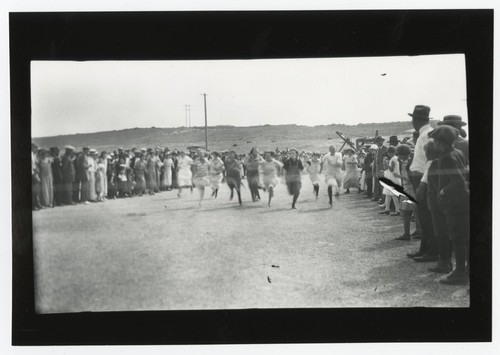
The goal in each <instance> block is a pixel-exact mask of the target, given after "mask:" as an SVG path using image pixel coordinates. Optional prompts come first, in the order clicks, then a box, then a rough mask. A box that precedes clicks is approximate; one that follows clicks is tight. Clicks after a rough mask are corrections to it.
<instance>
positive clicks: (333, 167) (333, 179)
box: [321, 145, 342, 206]
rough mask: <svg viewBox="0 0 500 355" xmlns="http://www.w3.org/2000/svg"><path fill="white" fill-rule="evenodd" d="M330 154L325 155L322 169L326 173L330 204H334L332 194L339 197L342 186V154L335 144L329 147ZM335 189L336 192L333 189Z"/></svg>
mask: <svg viewBox="0 0 500 355" xmlns="http://www.w3.org/2000/svg"><path fill="white" fill-rule="evenodd" d="M329 150H330V154H326V155H325V156H324V157H323V162H322V166H321V170H322V171H323V172H324V173H325V181H326V184H327V185H328V199H329V204H330V206H333V202H332V195H335V198H336V199H338V196H339V190H340V186H341V185H342V172H341V171H340V169H341V168H342V154H340V153H337V152H336V151H335V147H334V146H333V145H331V146H330V148H329ZM334 189H335V192H334V191H333V190H334Z"/></svg>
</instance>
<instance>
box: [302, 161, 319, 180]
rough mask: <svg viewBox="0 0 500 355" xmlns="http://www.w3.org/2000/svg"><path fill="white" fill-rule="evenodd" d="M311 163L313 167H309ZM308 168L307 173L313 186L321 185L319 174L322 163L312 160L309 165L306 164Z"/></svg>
mask: <svg viewBox="0 0 500 355" xmlns="http://www.w3.org/2000/svg"><path fill="white" fill-rule="evenodd" d="M309 163H310V164H311V165H309ZM305 166H307V172H308V173H309V179H311V182H312V184H313V185H319V172H320V170H321V162H320V161H319V160H318V161H316V162H315V161H313V160H310V161H309V162H308V163H306V165H305Z"/></svg>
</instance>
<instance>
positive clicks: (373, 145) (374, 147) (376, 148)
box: [369, 144, 378, 150]
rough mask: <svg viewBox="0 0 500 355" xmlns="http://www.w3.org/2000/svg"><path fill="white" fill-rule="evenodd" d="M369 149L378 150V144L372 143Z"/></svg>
mask: <svg viewBox="0 0 500 355" xmlns="http://www.w3.org/2000/svg"><path fill="white" fill-rule="evenodd" d="M369 149H375V150H378V145H376V144H372V145H371V146H370V148H369Z"/></svg>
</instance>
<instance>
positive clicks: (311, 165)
mask: <svg viewBox="0 0 500 355" xmlns="http://www.w3.org/2000/svg"><path fill="white" fill-rule="evenodd" d="M319 157H320V154H319V153H318V152H314V153H313V155H312V158H311V160H309V161H308V162H307V173H308V174H309V179H311V182H312V184H313V188H314V195H315V197H316V200H317V199H318V198H319V197H318V195H319V172H320V171H321V161H320V160H319Z"/></svg>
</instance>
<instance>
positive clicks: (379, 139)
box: [375, 136, 385, 142]
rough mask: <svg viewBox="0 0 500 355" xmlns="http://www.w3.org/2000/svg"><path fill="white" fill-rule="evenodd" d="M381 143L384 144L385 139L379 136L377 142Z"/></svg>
mask: <svg viewBox="0 0 500 355" xmlns="http://www.w3.org/2000/svg"><path fill="white" fill-rule="evenodd" d="M379 141H382V142H383V141H385V139H384V137H382V136H377V137H376V138H375V142H379Z"/></svg>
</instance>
